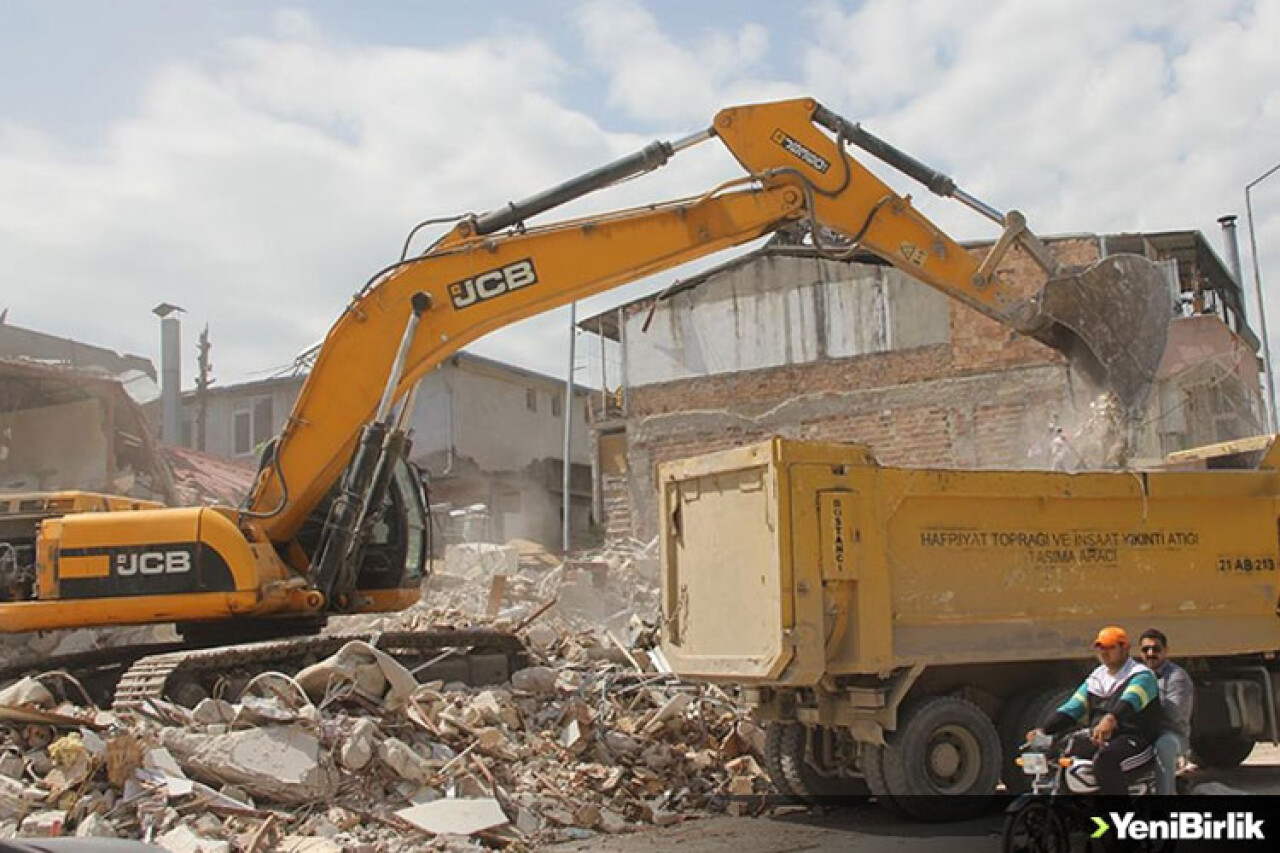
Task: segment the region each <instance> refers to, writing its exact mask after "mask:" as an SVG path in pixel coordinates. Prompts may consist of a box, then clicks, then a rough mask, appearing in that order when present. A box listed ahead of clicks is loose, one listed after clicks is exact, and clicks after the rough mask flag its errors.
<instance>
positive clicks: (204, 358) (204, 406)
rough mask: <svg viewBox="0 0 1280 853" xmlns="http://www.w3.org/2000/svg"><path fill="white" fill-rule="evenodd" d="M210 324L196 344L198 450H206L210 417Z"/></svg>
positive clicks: (211, 379) (211, 367) (211, 371)
mask: <svg viewBox="0 0 1280 853" xmlns="http://www.w3.org/2000/svg"><path fill="white" fill-rule="evenodd" d="M212 348H213V344H211V343H209V324H208V323H205V324H204V331H203V332H201V333H200V342H199V343H197V344H196V352H197V356H196V364H197V366H198V367H197V370H196V436H195V438H196V450H199V451H200V452H201V453H203V452H204V442H205V426H206V424H207V423H208V419H209V386H210V385H212V384H213V378H212V376H211V374H212V373H213V363H212V362H210V361H209V350H210V349H212Z"/></svg>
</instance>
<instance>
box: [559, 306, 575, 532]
mask: <svg viewBox="0 0 1280 853" xmlns="http://www.w3.org/2000/svg"><path fill="white" fill-rule="evenodd" d="M577 321H578V303H576V302H571V303H569V367H568V369H567V370H566V371H565V380H564V405H563V406H561V407H560V408H561V411H562V412H564V466H563V470H562V472H561V473H562V475H563V477H562V482H561V488H562V489H563V490H564V494H563V495H562V498H563V499H564V502H563V504H562V506H561V510H560V511H561V513H562V514H563V518H562V525H563V526H562V528H561V531H560V532H561V544H562V546H563V548H564V553H565V554H568V553H569V540H570V535H569V534H570V528H569V511H570V510H571V509H572V507H573V500H572V498H571V497H570V494H569V487H570V486H571V485H572V483H573V481H572V479H571V477H570V476H569V475H570V473H571V472H572V469H573V459H572V449H573V443H572V442H573V359H574V355H575V353H574V344H575V343H576V342H577V331H578V329H577Z"/></svg>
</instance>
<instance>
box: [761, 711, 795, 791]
mask: <svg viewBox="0 0 1280 853" xmlns="http://www.w3.org/2000/svg"><path fill="white" fill-rule="evenodd" d="M798 728H800V726H799V725H797V724H796V723H768V724H766V725H765V727H764V770H765V772H766V773H768V774H769V781H770V782H772V783H773V787H774V790H776V791H777V792H778V795H779V796H782V797H798V796H799V794H797V793H796V792H795V791H794V790H792V788H791V783H790V782H788V781H787V774H786V773H784V772H783V771H782V741H783V740H784V739H790V738H792V737H794V734H793V733H792V732H791V729H798Z"/></svg>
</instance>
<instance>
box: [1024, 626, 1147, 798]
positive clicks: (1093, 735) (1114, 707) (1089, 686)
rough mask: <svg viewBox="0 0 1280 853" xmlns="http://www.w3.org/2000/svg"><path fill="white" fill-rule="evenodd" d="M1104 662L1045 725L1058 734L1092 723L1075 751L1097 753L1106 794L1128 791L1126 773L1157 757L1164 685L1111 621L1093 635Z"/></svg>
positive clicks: (1086, 754)
mask: <svg viewBox="0 0 1280 853" xmlns="http://www.w3.org/2000/svg"><path fill="white" fill-rule="evenodd" d="M1093 648H1094V650H1095V651H1096V652H1097V654H1098V660H1099V661H1100V663H1099V666H1098V668H1097V669H1095V670H1094V671H1093V672H1091V673H1089V677H1088V678H1086V679H1085V680H1084V681H1083V682H1082V683H1081V684H1080V686H1079V687H1077V688H1076V692H1075V693H1073V694H1072V695H1071V698H1070V699H1068V700H1067V701H1066V702H1064V703H1063V704H1062V705H1061V706H1059V707H1058V709H1057V710H1056V711H1054V712H1053V714H1052V715H1051V716H1050V717H1049V719H1048V720H1047V721H1046V722H1045V724H1044V726H1043V727H1042V728H1041V729H1040V730H1039V731H1036V730H1033V731H1031V732H1029V733H1028V735H1027V737H1028V739H1031V738H1033V737H1034V736H1035V735H1036V734H1038V733H1039V732H1043V733H1044V734H1049V735H1056V734H1060V733H1062V732H1065V731H1067V730H1068V729H1071V728H1073V727H1081V726H1084V727H1088V729H1089V735H1088V738H1087V739H1086V738H1077V739H1075V740H1073V742H1072V744H1071V746H1070V747H1069V751H1070V753H1071V754H1072V755H1077V756H1079V757H1082V758H1088V757H1089V756H1090V754H1092V757H1093V774H1094V777H1095V778H1096V779H1097V780H1098V787H1099V789H1100V791H1101V792H1102V793H1103V794H1105V795H1110V796H1124V795H1125V794H1126V793H1127V792H1128V786H1127V785H1126V784H1125V778H1124V776H1125V773H1126V772H1127V771H1129V770H1132V769H1134V768H1137V767H1141V766H1142V765H1143V764H1144V763H1146V762H1148V761H1150V760H1152V757H1153V755H1154V752H1153V749H1152V744H1153V743H1154V742H1155V739H1156V737H1157V736H1159V734H1160V722H1161V717H1160V687H1159V685H1158V683H1157V682H1156V676H1155V674H1154V673H1153V672H1152V671H1151V670H1150V669H1148V668H1147V667H1146V666H1145V665H1144V664H1141V663H1138V662H1137V661H1136V660H1134V659H1133V658H1132V657H1130V654H1129V635H1128V634H1127V633H1125V630H1124V629H1123V628H1119V627H1116V626H1115V625H1109V626H1107V627H1106V628H1103V629H1102V630H1101V631H1099V632H1098V636H1097V638H1096V639H1095V640H1094V641H1093Z"/></svg>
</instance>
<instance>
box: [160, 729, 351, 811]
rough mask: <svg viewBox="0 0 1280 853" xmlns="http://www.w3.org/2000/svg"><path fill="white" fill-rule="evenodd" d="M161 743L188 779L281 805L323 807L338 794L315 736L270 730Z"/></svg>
mask: <svg viewBox="0 0 1280 853" xmlns="http://www.w3.org/2000/svg"><path fill="white" fill-rule="evenodd" d="M161 743H162V744H163V745H164V746H165V747H167V748H168V749H169V750H171V751H172V752H173V753H174V754H175V755H176V756H177V758H178V762H179V763H180V764H181V765H182V767H183V769H184V770H186V771H187V773H188V775H190V776H192V777H193V778H196V779H200V780H202V781H206V782H208V783H210V784H228V783H229V784H233V785H238V786H240V787H241V788H243V789H244V790H246V791H248V792H249V794H250V795H252V796H255V797H262V798H264V799H268V800H272V801H275V802H280V803H309V802H315V801H317V800H319V801H324V800H326V799H328V797H329V796H331V795H332V794H333V793H334V791H335V790H336V789H337V785H338V778H337V773H336V771H335V770H334V768H333V767H332V765H331V763H330V761H329V757H328V754H327V753H325V752H324V751H323V750H322V749H321V745H320V740H319V738H317V737H316V735H315V734H314V733H313V732H310V731H307V730H306V729H303V728H301V727H298V726H272V727H268V728H262V729H249V730H247V731H237V732H228V733H227V734H223V735H215V736H213V737H209V736H206V735H199V734H195V733H193V732H186V731H179V730H176V729H164V730H162V731H161Z"/></svg>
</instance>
